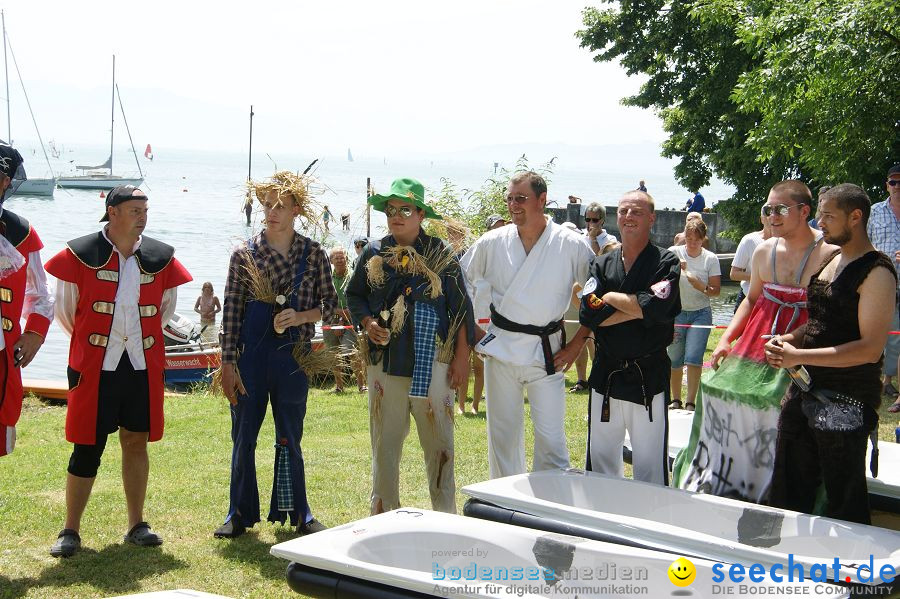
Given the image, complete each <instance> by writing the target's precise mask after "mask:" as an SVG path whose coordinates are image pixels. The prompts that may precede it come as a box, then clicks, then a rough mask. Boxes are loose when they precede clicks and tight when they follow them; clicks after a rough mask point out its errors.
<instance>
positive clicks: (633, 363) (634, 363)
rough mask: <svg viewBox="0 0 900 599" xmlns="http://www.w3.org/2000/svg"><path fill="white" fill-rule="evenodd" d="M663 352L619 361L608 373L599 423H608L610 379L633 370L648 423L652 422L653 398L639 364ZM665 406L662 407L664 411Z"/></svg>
mask: <svg viewBox="0 0 900 599" xmlns="http://www.w3.org/2000/svg"><path fill="white" fill-rule="evenodd" d="M661 353H663V352H655V353H652V354H645V355H643V356H640V357H638V358H630V359H623V360H619V361H618V364H617V367H616V369H615V370H613V371H611V372H610V373H609V376H607V377H606V389H605V390H604V394H603V405H602V406H601V409H600V422H609V390H610V387H612V378H613V375H616V374H622V373H624V372H625V371H626V370H631V369H635V370H637V373H638V376H639V377H640V379H641V392H642V395H643V400H644V409H645V410H647V415H648V416H649V417H650V422H653V410H652V409H651V402H652V400H653V396H652V395H650V392H649V391H647V383H646V382H645V381H644V370H643V369H642V368H641V364H640V362H641V361H642V360H652V359H653V358H655V357H659V356H660V354H661ZM665 408H666V406H663V409H665Z"/></svg>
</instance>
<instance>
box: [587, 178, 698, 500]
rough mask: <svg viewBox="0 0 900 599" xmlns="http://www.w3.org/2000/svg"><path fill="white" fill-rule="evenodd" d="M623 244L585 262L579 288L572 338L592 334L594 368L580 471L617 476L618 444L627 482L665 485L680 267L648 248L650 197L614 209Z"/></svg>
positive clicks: (626, 200) (638, 196) (627, 198)
mask: <svg viewBox="0 0 900 599" xmlns="http://www.w3.org/2000/svg"><path fill="white" fill-rule="evenodd" d="M617 218H618V224H619V231H620V233H621V237H622V245H621V247H619V248H618V249H616V250H613V251H612V252H610V253H608V254H604V255H602V256H597V257H596V258H594V259H593V260H592V261H591V267H590V275H591V278H590V279H588V280H587V282H586V283H585V285H584V289H583V291H582V301H581V312H580V317H579V320H580V322H581V324H582V328H581V329H579V331H578V332H577V333H576V335H575V337H576V339H577V338H579V337H581V336H582V335H584V334H585V331H586V330H590V331H593V334H594V338H595V339H596V352H595V354H594V363H593V366H592V367H591V374H590V377H589V379H588V382H589V383H590V386H591V396H590V401H589V403H588V446H587V461H586V466H585V468H586V469H587V470H592V471H594V472H602V473H604V474H610V475H614V476H623V475H624V471H623V468H624V466H623V461H622V443H623V441H624V440H625V431H626V430H627V431H628V433H629V435H630V437H631V444H632V452H633V453H632V465H633V466H634V478H635V480H640V481H644V482H650V483H656V484H660V485H667V484H668V481H669V467H668V466H669V464H668V460H667V457H666V452H667V448H666V436H667V426H668V420H667V409H666V408H667V406H666V404H667V400H668V391H669V378H670V361H669V356H668V354H667V353H666V347H668V345H669V344H670V343H672V338H673V335H674V324H675V317H676V316H677V315H678V313H679V312H680V311H681V301H680V297H679V288H678V280H679V276H680V273H681V263H680V262H679V260H678V257H677V256H676V255H675V254H673V253H672V252H670V251H668V250H665V249H663V248H661V247H657V246H655V245H653V244H652V243H650V229H651V228H652V227H653V223H654V222H655V220H656V213H655V212H654V207H653V198H652V197H650V195H649V194H648V193H646V192H643V191H630V192H628V193H626V194H625V195H624V196H622V199H620V200H619V207H618V211H617Z"/></svg>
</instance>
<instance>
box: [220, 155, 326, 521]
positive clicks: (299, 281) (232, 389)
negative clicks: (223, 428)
mask: <svg viewBox="0 0 900 599" xmlns="http://www.w3.org/2000/svg"><path fill="white" fill-rule="evenodd" d="M311 183H312V180H311V179H310V178H309V177H307V176H306V175H295V174H294V173H291V172H289V171H281V172H277V173H275V174H274V175H273V176H272V177H271V179H270V180H269V181H266V182H261V183H256V182H251V183H250V186H251V189H252V191H253V193H254V194H255V195H256V198H257V199H258V200H259V202H260V204H262V209H263V216H264V227H263V230H262V231H260V232H259V233H257V234H256V235H254V236H253V237H251V238H250V239H248V240H247V241H246V242H244V243H242V244H241V245H240V246H238V248H237V249H235V250H234V252H233V253H232V255H231V261H230V264H229V267H228V279H227V281H226V283H225V305H224V308H223V315H222V387H223V391H224V393H225V396H226V397H227V398H228V401H229V402H230V404H231V438H232V443H233V445H232V453H231V483H230V490H229V506H228V513H227V515H226V517H225V523H224V524H222V525H221V526H220V527H218V528H217V529H216V530H215V531H214V532H213V536H215V537H218V538H235V537H239V536H240V535H242V534H244V532H245V531H246V529H247V528H250V527H252V526H254V525H255V524H256V523H257V522H259V521H260V507H259V490H258V487H257V484H256V460H255V457H256V445H257V439H258V437H259V429H260V426H261V425H262V423H263V420H264V419H265V416H266V408H267V406H268V404H269V402H270V401H271V403H272V416H273V418H274V420H275V438H276V442H275V473H274V480H273V484H272V496H271V500H270V503H269V514H268V520H269V522H280V523H281V524H284V523H285V521H286V520H289V521H290V525H291V526H293V527H296V530H297V532H298V533H299V534H301V535H306V534H312V533H315V532H319V531H321V530H324V529H325V526H324V525H323V524H322V523H321V522H319V521H318V520H317V519H315V518H314V517H313V515H312V510H311V509H310V506H309V503H308V501H307V496H306V469H305V464H304V461H303V452H302V450H301V447H300V443H301V441H302V438H303V421H304V418H305V417H306V408H307V394H308V392H309V380H308V375H310V374H311V373H310V372H309V366H308V365H304V364H302V363H301V359H300V358H298V357H297V356H298V355H303V354H309V353H310V352H308V351H307V348H308V347H309V345H310V340H311V339H312V337H313V335H314V334H315V323H316V322H317V321H319V320H323V321H325V322H327V321H328V319H330V318H331V316H332V315H333V314H334V311H335V308H336V307H337V305H338V296H337V293H336V292H335V289H334V283H333V281H332V273H331V263H330V262H329V260H328V254H327V252H326V251H325V249H324V248H323V247H322V246H321V244H319V243H318V242H316V241H313V240H312V239H310V238H308V237H306V236H304V235H301V234H300V233H298V232H297V231H296V230H295V229H294V226H295V223H296V222H297V221H298V220H299V222H300V223H301V224H302V225H303V226H304V228H307V229H308V228H313V227H314V226H315V223H316V222H318V221H319V216H320V214H319V211H318V209H317V207H316V205H315V204H314V203H313V200H312V197H311V193H310V186H311ZM298 350H299V353H298ZM331 367H332V364H331V363H329V364H328V366H327V368H328V369H330V368H331Z"/></svg>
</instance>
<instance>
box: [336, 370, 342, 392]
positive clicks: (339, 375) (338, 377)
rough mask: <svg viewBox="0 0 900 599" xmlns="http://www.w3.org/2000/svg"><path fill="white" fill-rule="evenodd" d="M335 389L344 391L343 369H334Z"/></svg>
mask: <svg viewBox="0 0 900 599" xmlns="http://www.w3.org/2000/svg"><path fill="white" fill-rule="evenodd" d="M334 387H335V389H339V390H341V391H343V390H344V369H343V368H341V367H338V368H335V369H334Z"/></svg>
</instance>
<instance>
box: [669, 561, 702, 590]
mask: <svg viewBox="0 0 900 599" xmlns="http://www.w3.org/2000/svg"><path fill="white" fill-rule="evenodd" d="M668 573H669V580H671V581H672V584H674V585H675V586H677V587H686V586H688V585H689V584H691V583H692V582H694V579H695V578H696V577H697V568H695V567H694V564H693V563H691V561H690V560H688V559H685V558H683V557H679V558H678V559H677V560H675V561H674V562H672V564H671V565H670V566H669V570H668Z"/></svg>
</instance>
